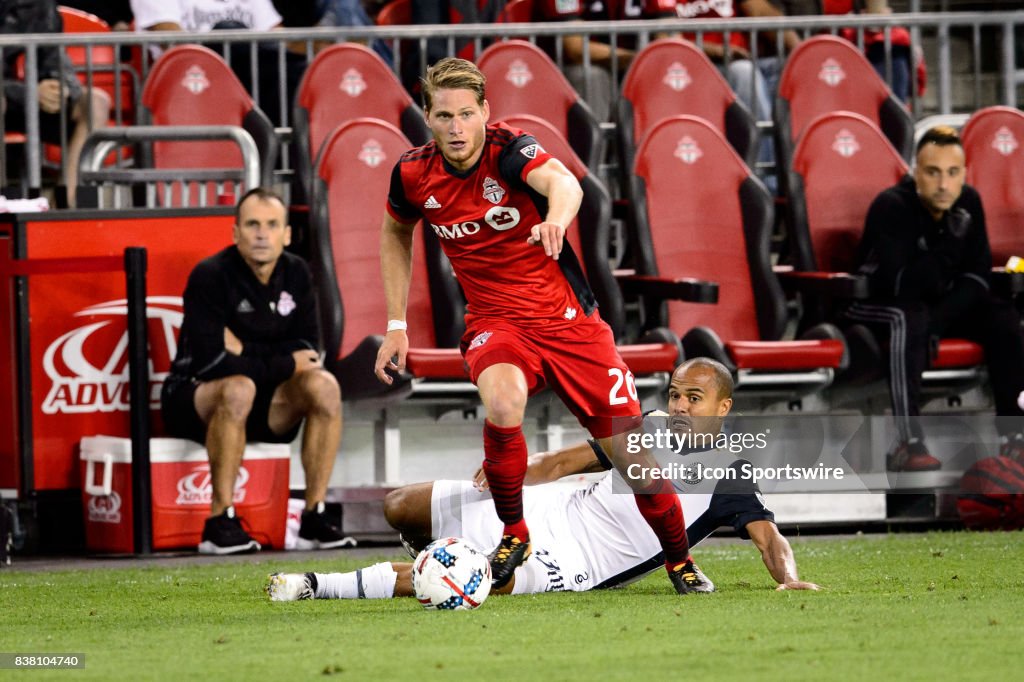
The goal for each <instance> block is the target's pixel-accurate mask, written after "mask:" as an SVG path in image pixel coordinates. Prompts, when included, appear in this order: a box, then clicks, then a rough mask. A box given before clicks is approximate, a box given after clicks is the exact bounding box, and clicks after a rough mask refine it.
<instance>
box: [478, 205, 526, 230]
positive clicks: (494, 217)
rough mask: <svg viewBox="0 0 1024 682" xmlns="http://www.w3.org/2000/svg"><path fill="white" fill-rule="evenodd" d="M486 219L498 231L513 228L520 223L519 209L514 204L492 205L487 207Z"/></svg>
mask: <svg viewBox="0 0 1024 682" xmlns="http://www.w3.org/2000/svg"><path fill="white" fill-rule="evenodd" d="M484 220H486V221H487V224H488V225H490V226H491V227H493V228H494V229H495V230H497V231H498V232H504V231H505V230H511V229H512V228H513V227H515V226H516V225H518V224H519V209H517V208H515V207H514V206H492V207H491V208H489V209H487V213H486V215H484Z"/></svg>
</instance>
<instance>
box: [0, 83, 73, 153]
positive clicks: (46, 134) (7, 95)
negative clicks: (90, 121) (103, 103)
mask: <svg viewBox="0 0 1024 682" xmlns="http://www.w3.org/2000/svg"><path fill="white" fill-rule="evenodd" d="M25 92H26V90H25V84H24V83H11V82H7V83H4V99H5V100H6V106H5V109H4V131H5V132H18V133H24V132H26V130H25V128H26V123H25ZM65 94H67V91H65ZM37 106H38V105H37ZM74 108H75V103H74V101H73V97H65V98H64V117H65V119H64V120H65V124H64V125H65V126H66V127H65V137H64V140H63V141H67V139H68V138H69V137H71V133H72V132H73V131H74V129H75V122H74V121H72V120H71V113H72V111H73V110H74ZM60 116H61V114H60V112H59V111H58V112H56V113H53V114H48V113H46V112H45V111H42V110H40V111H39V137H40V138H41V139H42V140H43V142H49V143H50V144H61V142H62V140H61V136H60Z"/></svg>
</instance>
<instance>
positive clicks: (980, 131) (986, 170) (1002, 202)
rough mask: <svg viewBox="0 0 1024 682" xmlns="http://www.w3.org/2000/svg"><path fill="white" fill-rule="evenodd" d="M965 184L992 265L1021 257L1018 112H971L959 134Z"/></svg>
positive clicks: (1022, 169)
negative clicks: (973, 193)
mask: <svg viewBox="0 0 1024 682" xmlns="http://www.w3.org/2000/svg"><path fill="white" fill-rule="evenodd" d="M961 140H962V141H963V145H964V153H965V154H966V156H967V182H968V183H969V184H971V185H973V186H974V188H975V189H977V190H978V193H979V194H981V200H982V205H983V206H984V207H985V223H986V226H987V227H988V241H989V247H990V248H991V249H992V261H993V264H994V265H997V266H1002V265H1003V264H1005V263H1006V261H1007V259H1009V258H1010V256H1021V257H1024V196H1022V195H1021V188H1022V187H1024V148H1022V145H1024V113H1021V112H1020V110H1018V109H1013V108H1011V107H1001V106H1000V107H987V108H985V109H980V110H979V111H976V112H975V113H974V114H973V115H972V116H971V117H970V119H968V121H967V124H966V125H965V126H964V128H963V131H961Z"/></svg>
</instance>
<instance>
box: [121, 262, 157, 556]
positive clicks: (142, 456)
mask: <svg viewBox="0 0 1024 682" xmlns="http://www.w3.org/2000/svg"><path fill="white" fill-rule="evenodd" d="M124 271H125V280H126V287H127V294H128V400H129V405H130V408H131V439H132V519H133V526H134V527H133V528H132V535H133V538H134V541H135V542H134V546H135V553H136V554H152V553H153V518H152V517H153V504H152V490H151V489H150V473H149V431H150V429H149V352H148V348H149V330H148V329H147V322H146V249H144V248H141V247H137V246H135V247H129V248H127V249H125V250H124Z"/></svg>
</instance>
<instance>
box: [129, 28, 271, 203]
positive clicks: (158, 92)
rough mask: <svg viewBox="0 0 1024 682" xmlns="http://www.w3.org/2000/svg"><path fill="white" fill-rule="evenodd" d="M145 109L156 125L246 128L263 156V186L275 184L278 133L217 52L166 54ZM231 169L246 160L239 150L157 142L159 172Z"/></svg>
mask: <svg viewBox="0 0 1024 682" xmlns="http://www.w3.org/2000/svg"><path fill="white" fill-rule="evenodd" d="M142 104H143V106H144V107H145V112H146V114H147V116H148V118H149V121H150V122H152V124H154V125H161V126H187V125H234V126H240V127H242V128H244V129H245V130H246V131H247V132H248V133H249V134H250V135H252V137H253V140H254V141H255V142H256V146H257V149H258V150H259V154H260V164H261V177H262V183H263V184H265V185H270V184H271V183H272V173H273V169H274V165H275V163H276V161H277V153H278V140H277V136H276V135H275V133H274V128H273V126H272V125H271V123H270V120H269V119H268V118H267V117H266V115H265V114H264V113H263V112H262V111H260V110H259V109H258V108H257V107H256V104H255V103H254V102H253V99H252V97H251V96H250V95H249V93H248V92H246V91H245V88H244V87H242V84H241V83H240V82H239V80H238V78H237V77H236V76H235V74H234V73H233V72H232V71H231V68H230V67H228V65H227V64H226V63H225V62H224V60H223V59H222V58H221V57H220V55H218V54H217V53H216V52H214V51H213V50H210V49H208V48H206V47H202V46H199V45H179V46H177V47H173V48H171V49H169V50H167V52H165V53H164V54H163V55H162V56H161V57H160V59H159V60H157V62H156V64H154V65H153V69H152V71H150V73H149V75H148V77H147V78H146V83H145V86H144V88H143V91H142ZM231 165H237V166H241V155H240V153H239V151H238V149H237V147H234V146H232V145H230V144H228V143H202V142H157V143H154V145H153V159H152V166H153V167H154V168H222V167H225V166H231ZM179 200H180V199H176V200H175V203H177V201H179Z"/></svg>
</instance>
